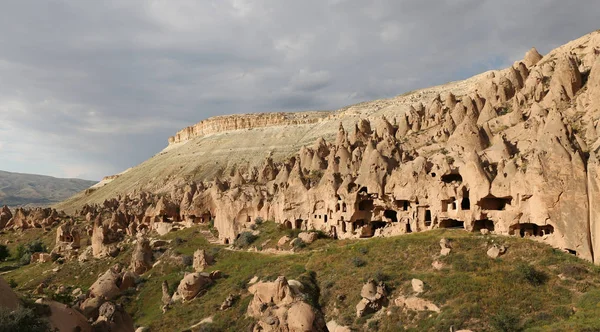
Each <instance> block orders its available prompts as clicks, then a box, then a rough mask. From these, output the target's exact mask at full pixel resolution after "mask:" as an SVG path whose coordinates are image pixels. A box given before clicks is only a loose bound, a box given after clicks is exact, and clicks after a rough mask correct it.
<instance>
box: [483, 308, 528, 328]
mask: <svg viewBox="0 0 600 332" xmlns="http://www.w3.org/2000/svg"><path fill="white" fill-rule="evenodd" d="M490 325H491V326H492V327H493V328H494V331H500V332H519V331H522V330H523V328H521V327H520V325H521V320H520V319H519V315H517V314H515V313H512V312H506V311H500V312H499V313H498V314H497V315H496V316H493V317H492V318H491V319H490Z"/></svg>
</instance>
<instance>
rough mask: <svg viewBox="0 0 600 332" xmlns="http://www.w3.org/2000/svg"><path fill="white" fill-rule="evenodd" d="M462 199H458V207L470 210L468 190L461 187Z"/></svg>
mask: <svg viewBox="0 0 600 332" xmlns="http://www.w3.org/2000/svg"><path fill="white" fill-rule="evenodd" d="M462 196H463V198H462V200H461V201H460V209H461V210H470V209H471V200H470V199H469V191H468V190H467V188H465V187H463V189H462Z"/></svg>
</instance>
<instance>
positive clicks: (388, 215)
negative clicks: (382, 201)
mask: <svg viewBox="0 0 600 332" xmlns="http://www.w3.org/2000/svg"><path fill="white" fill-rule="evenodd" d="M383 216H384V217H386V218H387V219H389V220H391V221H392V222H398V217H397V213H396V211H394V210H385V211H384V212H383Z"/></svg>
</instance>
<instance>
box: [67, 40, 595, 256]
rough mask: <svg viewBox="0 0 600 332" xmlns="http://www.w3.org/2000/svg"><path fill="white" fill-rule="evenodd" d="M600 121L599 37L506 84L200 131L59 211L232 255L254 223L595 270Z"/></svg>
mask: <svg viewBox="0 0 600 332" xmlns="http://www.w3.org/2000/svg"><path fill="white" fill-rule="evenodd" d="M599 118H600V33H599V32H593V33H591V34H589V35H586V36H584V37H582V38H579V39H577V40H575V41H573V42H570V43H568V44H566V45H564V46H562V47H560V48H557V49H555V50H553V51H552V52H550V53H549V54H547V55H545V56H542V55H540V54H539V53H538V52H537V50H535V49H531V50H530V51H529V52H527V54H525V56H524V58H523V59H522V60H520V61H517V62H516V63H514V64H513V65H512V66H510V67H509V68H506V69H504V70H498V71H491V72H487V73H484V74H481V75H478V76H475V77H473V78H471V79H468V80H465V81H461V82H453V83H449V84H446V85H443V86H439V87H434V88H430V89H423V90H419V91H415V92H412V93H410V94H407V95H403V96H398V97H396V98H392V99H387V100H379V101H373V102H368V103H362V104H358V105H354V106H351V107H347V108H344V109H341V110H338V111H335V112H330V113H328V114H327V113H310V114H302V113H298V114H279V113H275V114H270V115H269V114H258V115H244V116H226V117H217V118H213V119H209V120H205V121H203V122H201V123H199V124H197V125H195V126H193V127H189V128H186V129H184V130H183V131H182V132H180V133H178V134H177V135H176V136H174V137H172V138H171V139H170V143H171V144H170V146H169V147H167V148H166V149H165V150H163V151H162V152H161V153H159V154H158V155H156V156H154V157H153V158H151V159H150V160H148V161H146V162H144V163H142V164H141V165H139V166H137V167H134V168H133V169H131V170H130V171H128V172H127V173H125V174H123V175H121V176H119V177H118V178H116V179H114V180H113V181H112V182H110V183H108V184H107V185H105V186H103V187H101V188H97V189H96V190H93V191H90V192H87V193H86V194H81V195H78V196H75V197H73V198H72V199H70V200H68V201H66V202H64V203H62V204H61V205H59V207H60V208H66V209H67V210H68V211H70V212H74V211H75V210H76V209H77V210H79V211H78V212H79V213H80V214H82V215H87V216H88V219H89V220H92V218H95V220H96V221H95V224H96V226H95V228H94V232H100V233H102V234H101V235H98V236H99V237H98V238H102V239H107V238H110V236H108V235H107V234H108V233H109V232H116V231H117V230H118V229H122V230H125V229H127V232H128V233H129V234H132V235H133V234H135V233H137V232H147V231H148V229H151V230H157V231H159V232H164V231H168V230H169V229H172V228H173V227H179V226H178V225H180V224H190V223H198V222H206V221H208V220H213V221H214V225H215V227H216V228H217V229H218V231H219V238H220V239H221V241H222V242H224V243H231V242H232V241H234V240H235V239H236V237H237V236H238V235H239V234H240V233H242V232H244V231H247V230H249V229H251V227H252V225H253V224H254V222H255V220H256V219H258V218H262V219H272V220H275V221H276V222H278V223H281V224H283V225H285V226H286V227H288V228H299V229H303V230H321V231H323V232H325V233H328V234H329V235H330V236H331V237H334V238H359V237H361V238H365V237H373V236H390V235H396V234H404V233H411V232H419V231H426V230H430V229H435V228H464V229H465V230H466V231H477V232H479V231H482V230H483V231H485V232H493V233H496V234H505V235H511V236H517V237H527V238H531V239H535V240H539V241H543V242H546V243H549V244H551V245H553V246H555V247H557V248H561V249H563V250H565V251H568V252H570V253H572V254H574V255H577V256H579V257H582V258H585V259H587V260H590V261H594V262H596V263H598V262H600V253H599V252H600V242H598V241H597V238H598V237H599V236H600V235H599V234H600V212H598V211H597V210H598V209H597V206H598V204H599V203H600V197H599V196H598V195H599V192H600V189H599V187H600V182H599V181H598V172H599V166H598V165H599V164H600V157H599V154H600V152H599V151H598V150H599V149H600V140H598V130H600V128H598V120H599ZM117 196H118V197H117ZM107 212H108V213H107ZM111 214H112V217H110V218H108V219H106V220H104V219H103V218H104V217H103V216H105V215H107V216H110V215H111ZM100 233H99V234H100ZM104 245H108V243H104V242H102V243H101V244H98V246H100V247H101V246H104ZM99 252H102V250H100V249H99Z"/></svg>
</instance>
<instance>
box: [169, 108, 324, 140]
mask: <svg viewBox="0 0 600 332" xmlns="http://www.w3.org/2000/svg"><path fill="white" fill-rule="evenodd" d="M328 115H329V112H304V113H281V112H280V113H259V114H237V115H223V116H215V117H212V118H209V119H206V120H203V121H200V122H198V123H197V124H195V125H193V126H190V127H186V128H184V129H182V130H180V131H179V132H177V134H175V136H171V137H169V144H174V143H182V142H186V141H189V140H191V139H193V138H196V137H203V136H206V135H210V134H218V133H222V132H226V131H232V130H242V129H253V128H260V127H271V126H287V125H299V124H310V123H316V122H318V121H320V120H322V119H323V118H324V117H326V116H328Z"/></svg>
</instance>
